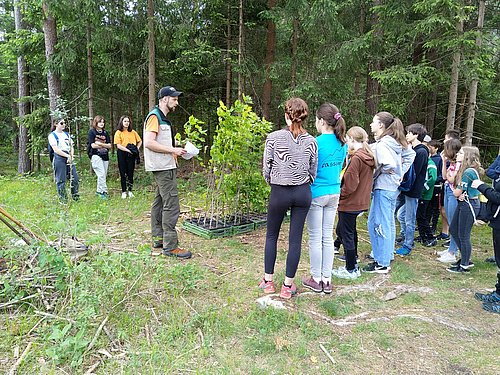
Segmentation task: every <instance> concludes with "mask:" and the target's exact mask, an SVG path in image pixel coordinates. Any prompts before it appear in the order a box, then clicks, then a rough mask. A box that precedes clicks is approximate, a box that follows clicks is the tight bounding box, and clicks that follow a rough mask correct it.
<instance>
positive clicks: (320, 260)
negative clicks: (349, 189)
mask: <svg viewBox="0 0 500 375" xmlns="http://www.w3.org/2000/svg"><path fill="white" fill-rule="evenodd" d="M339 199H340V194H328V195H322V196H320V197H316V198H313V200H312V202H311V207H310V208H309V213H308V214H307V230H308V232H309V260H310V263H311V276H312V277H316V278H320V277H322V276H323V277H328V278H330V277H332V266H333V223H334V222H335V214H336V213H337V207H338V205H339Z"/></svg>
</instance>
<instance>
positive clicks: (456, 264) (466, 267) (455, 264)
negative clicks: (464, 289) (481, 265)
mask: <svg viewBox="0 0 500 375" xmlns="http://www.w3.org/2000/svg"><path fill="white" fill-rule="evenodd" d="M461 261H462V259H459V260H457V261H456V262H455V263H452V264H451V265H452V266H454V267H456V266H461V267H462V268H465V269H466V270H468V269H469V268H472V267H474V262H471V261H470V260H469V265H467V266H464V265H463V264H460V262H461Z"/></svg>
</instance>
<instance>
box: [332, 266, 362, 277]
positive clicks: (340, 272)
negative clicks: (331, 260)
mask: <svg viewBox="0 0 500 375" xmlns="http://www.w3.org/2000/svg"><path fill="white" fill-rule="evenodd" d="M332 276H334V277H338V278H340V279H349V280H354V279H357V278H358V277H360V276H361V272H360V271H359V268H355V269H354V270H353V271H351V272H349V271H348V270H347V269H346V268H345V267H339V268H338V269H333V270H332Z"/></svg>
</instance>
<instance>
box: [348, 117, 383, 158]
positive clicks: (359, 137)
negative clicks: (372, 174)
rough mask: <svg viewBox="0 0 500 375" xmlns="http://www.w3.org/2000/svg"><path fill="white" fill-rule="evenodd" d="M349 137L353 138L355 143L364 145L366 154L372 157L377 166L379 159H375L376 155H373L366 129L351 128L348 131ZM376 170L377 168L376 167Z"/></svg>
mask: <svg viewBox="0 0 500 375" xmlns="http://www.w3.org/2000/svg"><path fill="white" fill-rule="evenodd" d="M347 136H348V137H351V138H352V139H353V140H354V141H355V142H358V143H362V144H363V146H362V147H361V148H362V149H363V150H365V152H366V153H367V154H368V155H370V156H371V157H372V158H373V160H374V161H375V165H376V164H377V159H376V158H375V154H374V153H373V151H372V149H371V147H370V145H369V144H368V133H366V131H365V129H363V128H362V127H359V126H353V127H352V128H349V130H348V131H347ZM374 168H375V166H374Z"/></svg>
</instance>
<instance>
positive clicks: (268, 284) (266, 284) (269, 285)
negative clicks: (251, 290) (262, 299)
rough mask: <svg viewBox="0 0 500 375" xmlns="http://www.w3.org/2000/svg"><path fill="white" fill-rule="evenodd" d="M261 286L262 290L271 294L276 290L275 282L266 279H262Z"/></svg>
mask: <svg viewBox="0 0 500 375" xmlns="http://www.w3.org/2000/svg"><path fill="white" fill-rule="evenodd" d="M259 288H260V289H262V291H263V292H264V293H266V294H271V293H274V292H276V287H275V286H274V282H272V281H266V280H264V279H262V281H261V282H260V284H259Z"/></svg>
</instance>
